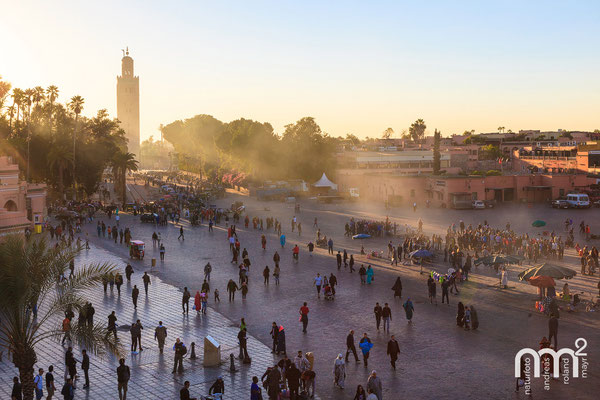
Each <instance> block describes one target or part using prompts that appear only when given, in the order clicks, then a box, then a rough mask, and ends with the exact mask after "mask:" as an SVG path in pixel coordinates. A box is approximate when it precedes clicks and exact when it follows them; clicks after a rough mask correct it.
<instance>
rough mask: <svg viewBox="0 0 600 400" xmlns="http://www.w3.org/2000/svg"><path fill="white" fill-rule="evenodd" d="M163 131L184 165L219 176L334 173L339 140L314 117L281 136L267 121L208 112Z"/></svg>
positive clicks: (306, 176)
mask: <svg viewBox="0 0 600 400" xmlns="http://www.w3.org/2000/svg"><path fill="white" fill-rule="evenodd" d="M161 131H162V135H163V137H164V138H165V140H167V141H169V142H170V143H171V144H173V146H174V148H175V151H176V152H177V153H178V157H179V167H180V168H182V169H186V170H191V171H193V172H200V173H204V174H206V175H208V176H211V177H213V178H216V179H217V180H218V179H219V177H222V176H223V175H225V174H227V173H231V172H238V173H241V174H244V175H247V176H249V177H251V178H249V179H254V180H256V181H257V182H260V181H264V180H268V179H271V180H278V179H304V180H306V181H309V182H310V181H314V180H317V179H318V178H319V177H320V176H321V174H323V172H325V173H332V172H333V170H334V168H335V164H336V160H335V151H336V147H337V145H338V144H339V143H340V141H341V138H334V137H331V136H329V135H328V134H327V133H324V132H323V131H322V130H321V128H320V127H319V125H318V124H317V123H316V121H315V119H314V118H312V117H304V118H302V119H300V120H298V121H296V122H295V123H293V124H289V125H286V126H285V129H284V132H283V134H282V135H277V134H276V133H275V132H274V130H273V127H272V126H271V124H269V123H268V122H264V123H263V122H258V121H253V120H250V119H245V118H240V119H237V120H235V121H231V122H222V121H219V120H218V119H216V118H214V117H212V116H210V115H205V114H200V115H196V116H195V117H192V118H188V119H185V120H179V121H174V122H172V123H170V124H168V125H165V126H162V127H161ZM194 169H197V170H194Z"/></svg>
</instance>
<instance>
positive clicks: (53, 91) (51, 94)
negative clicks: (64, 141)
mask: <svg viewBox="0 0 600 400" xmlns="http://www.w3.org/2000/svg"><path fill="white" fill-rule="evenodd" d="M46 94H47V95H48V97H47V99H48V103H49V105H50V110H49V115H50V118H49V121H50V132H52V114H53V113H54V102H55V101H56V99H57V98H58V87H56V86H54V85H50V86H48V88H47V89H46Z"/></svg>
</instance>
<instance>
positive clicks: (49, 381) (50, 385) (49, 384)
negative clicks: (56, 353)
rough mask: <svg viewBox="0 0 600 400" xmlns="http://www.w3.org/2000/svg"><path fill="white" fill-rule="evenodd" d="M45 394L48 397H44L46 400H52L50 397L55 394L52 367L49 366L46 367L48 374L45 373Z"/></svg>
mask: <svg viewBox="0 0 600 400" xmlns="http://www.w3.org/2000/svg"><path fill="white" fill-rule="evenodd" d="M46 392H47V393H48V395H47V396H46V400H52V396H54V392H56V386H54V366H53V365H51V366H49V367H48V372H46Z"/></svg>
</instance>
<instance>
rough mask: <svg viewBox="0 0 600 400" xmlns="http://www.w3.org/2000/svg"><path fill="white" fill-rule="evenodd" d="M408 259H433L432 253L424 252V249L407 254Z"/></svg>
mask: <svg viewBox="0 0 600 400" xmlns="http://www.w3.org/2000/svg"><path fill="white" fill-rule="evenodd" d="M409 256H410V258H431V257H433V253H432V252H430V251H429V250H425V249H420V250H415V251H413V252H412V253H410V254H409Z"/></svg>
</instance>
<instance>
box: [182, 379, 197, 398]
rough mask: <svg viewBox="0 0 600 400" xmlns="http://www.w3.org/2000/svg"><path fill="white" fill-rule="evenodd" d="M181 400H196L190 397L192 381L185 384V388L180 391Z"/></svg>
mask: <svg viewBox="0 0 600 400" xmlns="http://www.w3.org/2000/svg"><path fill="white" fill-rule="evenodd" d="M179 400H196V398H195V397H193V398H192V397H190V381H185V382H184V383H183V388H181V390H180V391H179Z"/></svg>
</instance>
